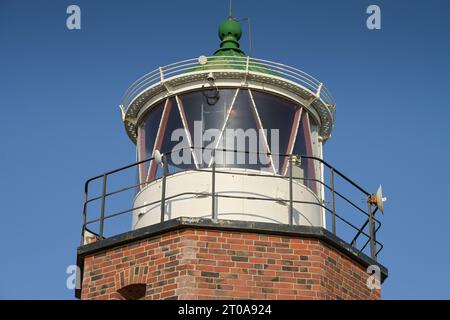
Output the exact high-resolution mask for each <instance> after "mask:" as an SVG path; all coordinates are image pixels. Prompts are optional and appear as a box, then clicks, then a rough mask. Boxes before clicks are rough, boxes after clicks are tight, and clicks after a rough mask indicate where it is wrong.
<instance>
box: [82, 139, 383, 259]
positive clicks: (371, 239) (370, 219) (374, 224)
mask: <svg viewBox="0 0 450 320" xmlns="http://www.w3.org/2000/svg"><path fill="white" fill-rule="evenodd" d="M184 149H195V148H193V147H191V148H179V149H177V150H173V151H172V152H171V153H173V152H178V151H180V150H184ZM201 149H208V148H201ZM215 151H223V152H235V153H236V152H243V153H246V154H251V153H258V152H250V151H237V150H228V149H215ZM171 153H166V154H164V155H163V159H165V157H167V156H168V155H169V154H171ZM264 154H266V155H272V156H280V157H289V160H290V163H292V157H293V156H294V155H291V154H275V153H270V152H267V153H264ZM295 156H296V157H300V158H302V159H310V160H314V161H318V162H319V163H321V164H322V165H323V166H324V167H326V168H327V169H329V170H330V178H331V183H330V185H328V184H327V183H326V182H324V181H321V180H319V179H311V178H305V177H302V178H300V177H292V175H289V177H286V176H283V175H269V174H262V173H261V174H258V173H249V172H236V171H233V172H230V171H220V170H217V169H216V167H215V165H214V166H212V168H211V169H212V170H209V169H208V170H206V169H194V168H193V169H190V170H191V171H200V172H208V173H211V175H212V179H213V181H212V182H213V183H212V190H211V193H205V192H201V193H199V192H187V193H186V192H185V193H180V194H176V195H173V196H170V197H166V195H165V190H164V185H165V179H167V177H168V176H171V175H173V174H176V173H172V174H169V173H168V170H167V161H163V166H164V174H163V177H162V178H160V179H162V182H163V192H162V196H161V199H160V200H156V201H154V202H152V203H147V204H145V205H142V206H139V207H132V208H130V209H127V210H123V211H120V212H116V213H113V214H106V213H105V207H106V199H107V198H108V197H110V196H112V195H115V194H118V193H122V192H125V191H127V190H130V189H135V188H136V187H140V186H143V185H146V184H148V183H149V181H146V182H143V183H139V184H135V185H132V186H127V187H124V188H121V189H118V190H114V191H110V192H107V178H108V176H110V175H113V174H115V173H118V172H122V171H124V170H127V169H130V168H133V167H136V166H139V165H141V164H144V163H147V162H150V161H152V160H154V158H153V157H152V158H149V159H145V160H142V161H138V162H135V163H132V164H129V165H126V166H124V167H121V168H118V169H114V170H111V171H108V172H105V173H103V174H100V175H97V176H95V177H92V178H90V179H88V180H87V181H86V183H85V185H84V205H83V222H82V239H81V244H82V245H83V243H84V233H85V230H87V226H88V225H90V224H93V223H96V222H99V223H100V227H99V230H100V231H99V234H98V238H99V239H104V222H105V220H107V219H110V218H112V217H116V216H119V215H122V214H126V213H131V212H133V211H134V210H139V209H142V208H145V207H147V206H151V205H155V204H158V203H160V205H161V208H162V210H161V221H164V211H163V208H164V205H165V201H169V200H171V199H173V198H177V197H180V196H183V195H194V196H209V197H211V198H212V213H211V215H212V217H213V218H217V215H216V209H215V203H214V202H215V198H216V197H223V198H234V199H246V200H260V201H276V202H280V201H282V202H286V203H289V204H290V219H289V223H291V224H292V223H293V220H292V205H293V204H294V203H302V204H307V205H315V206H319V207H321V208H322V209H324V212H325V213H328V214H331V218H332V232H333V234H335V235H336V234H337V231H336V219H339V221H341V222H343V223H344V224H345V225H347V226H349V227H350V228H351V229H353V230H355V231H356V235H355V236H354V238H353V240H352V241H351V242H350V243H349V244H350V245H352V246H355V245H356V240H357V239H358V238H359V237H360V236H364V237H365V238H366V239H367V240H366V243H365V244H364V245H363V247H361V248H360V249H358V248H356V249H357V250H359V251H361V252H362V251H363V250H364V249H365V248H366V246H367V245H368V244H369V243H371V256H372V258H374V259H376V258H377V255H378V254H379V252H380V251H381V250H382V248H383V245H382V243H380V242H379V241H378V240H376V233H377V232H378V230H379V229H380V227H381V222H380V221H379V220H378V219H377V218H376V217H375V213H376V211H377V209H376V208H375V210H374V211H373V212H371V209H370V208H371V204H369V209H368V212H366V211H365V210H363V209H362V208H360V207H359V206H358V205H357V204H355V203H354V202H352V201H351V200H350V199H348V198H347V197H346V196H344V195H343V194H341V193H340V192H339V191H337V190H335V185H334V176H335V175H337V176H339V177H340V178H342V179H343V180H344V181H346V182H347V183H349V184H350V185H351V186H353V187H355V188H356V189H357V190H359V191H360V192H361V193H362V194H363V195H364V196H366V197H370V196H371V195H370V193H369V192H367V191H366V190H364V189H363V188H361V187H360V186H359V185H357V184H356V183H355V182H354V181H352V180H351V179H350V178H348V177H347V176H345V175H344V174H342V173H341V172H340V171H339V170H337V169H336V168H334V167H333V166H331V165H330V164H329V163H327V162H326V161H324V160H322V159H320V158H317V157H313V156H304V155H295ZM291 172H292V171H291ZM217 174H234V175H244V176H259V177H266V178H272V179H273V178H278V179H289V181H290V184H291V183H292V181H294V180H303V182H306V181H314V182H317V183H319V184H321V185H323V186H324V187H325V188H327V189H328V190H329V191H330V192H331V198H332V199H331V208H329V207H327V206H326V205H325V202H324V199H323V197H324V195H323V194H322V199H321V203H317V202H308V201H301V200H294V199H293V195H292V192H291V191H292V188H290V195H289V199H279V198H270V197H265V198H262V197H248V196H235V195H234V196H233V195H221V194H217V193H216V192H215V176H216V175H217ZM96 180H101V182H102V194H101V195H100V196H96V197H92V198H90V197H89V185H90V184H91V183H92V182H93V181H96ZM335 197H337V198H340V199H343V200H344V201H346V202H347V203H349V204H350V205H351V206H352V207H354V208H355V209H357V211H356V212H359V213H362V214H364V215H365V217H366V218H367V221H366V222H365V223H364V224H363V225H362V226H361V227H357V226H355V225H354V224H353V223H351V222H350V221H349V220H348V219H346V218H344V217H343V216H342V215H341V214H340V213H338V212H337V211H336V208H335V202H336V200H335ZM94 201H101V209H100V218H97V219H93V220H89V221H88V220H87V205H88V204H89V203H91V202H94ZM367 225H369V227H370V228H369V234H368V233H366V232H365V231H364V229H365V228H366V226H367ZM376 246H379V249H378V250H377V249H376Z"/></svg>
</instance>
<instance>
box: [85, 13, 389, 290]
mask: <svg viewBox="0 0 450 320" xmlns="http://www.w3.org/2000/svg"><path fill="white" fill-rule="evenodd" d="M241 35H242V27H241V24H240V22H239V20H238V19H236V18H234V17H232V16H230V17H229V18H228V19H226V20H225V21H223V22H222V23H221V24H220V26H219V28H218V36H219V39H220V47H219V48H218V49H217V51H215V52H214V53H213V54H212V55H204V54H201V55H199V56H198V57H195V58H192V59H188V60H183V61H180V62H175V63H172V64H168V65H166V66H162V67H158V68H155V70H154V71H152V72H150V73H147V74H145V75H144V76H142V77H141V78H139V79H138V80H137V81H135V82H134V83H133V84H132V85H131V86H130V87H129V89H128V90H127V91H126V92H125V94H124V97H123V100H122V102H121V104H120V111H121V116H122V121H123V123H124V127H125V131H126V133H127V135H128V137H129V138H130V140H131V141H132V143H134V144H135V145H136V157H137V159H136V162H135V163H133V164H130V165H127V166H125V167H122V168H118V169H115V170H112V171H109V172H105V173H103V174H100V175H98V176H96V177H93V178H90V179H89V180H88V181H87V182H86V185H85V202H84V209H83V221H82V236H81V244H80V247H79V248H78V250H77V263H78V266H79V268H80V288H79V289H78V290H77V291H76V296H77V297H78V298H81V299H380V298H381V289H380V288H381V287H380V285H381V283H382V282H383V281H384V280H385V278H386V277H387V275H388V270H387V269H386V267H384V266H383V265H382V264H381V263H380V262H379V261H378V255H379V252H380V251H381V249H382V247H383V246H382V243H381V242H380V241H379V239H378V238H377V232H378V230H379V229H380V227H381V222H380V220H379V215H377V213H379V212H383V211H384V209H383V201H384V199H383V197H382V193H381V188H379V189H378V191H377V192H376V193H370V192H368V191H366V190H365V189H364V188H363V187H362V186H360V185H358V184H357V183H356V182H355V181H354V180H353V179H351V178H349V177H348V176H347V175H345V174H344V173H342V172H341V171H339V170H338V169H337V168H335V167H334V166H333V165H332V164H329V163H328V162H326V161H325V160H324V157H323V147H324V145H325V143H327V141H328V140H329V139H330V137H331V131H332V129H333V124H334V121H335V115H336V104H335V101H334V99H333V96H332V95H331V93H330V91H329V90H328V89H327V87H326V86H325V85H324V84H323V83H322V82H321V81H319V80H317V79H316V78H315V77H313V76H311V75H309V74H307V73H306V72H303V71H301V70H299V69H297V68H294V67H291V66H288V65H285V64H282V63H279V62H273V61H268V60H264V59H259V58H254V57H250V56H248V55H246V53H245V52H244V51H243V50H242V48H241V46H240V43H239V40H240V38H241ZM342 121H345V119H343V120H342ZM118 174H129V177H130V179H129V180H128V182H129V184H126V185H125V186H122V187H120V188H112V187H111V185H110V181H111V179H113V178H114V176H115V175H118ZM94 185H97V187H98V188H97V189H98V192H97V193H95V194H94V192H93V191H92V190H93V188H94V187H93V186H94ZM125 192H128V193H130V192H131V193H132V196H130V197H129V200H128V201H127V202H126V203H125V205H126V209H124V208H123V203H122V206H121V207H120V208H119V207H117V208H116V207H115V205H116V204H117V201H114V198H115V197H117V196H118V195H121V194H123V193H125ZM116 219H121V221H124V219H125V221H126V222H125V223H123V224H122V226H123V227H124V228H126V230H124V231H123V232H117V231H115V230H114V229H109V227H108V226H109V225H110V224H111V222H112V221H114V220H116Z"/></svg>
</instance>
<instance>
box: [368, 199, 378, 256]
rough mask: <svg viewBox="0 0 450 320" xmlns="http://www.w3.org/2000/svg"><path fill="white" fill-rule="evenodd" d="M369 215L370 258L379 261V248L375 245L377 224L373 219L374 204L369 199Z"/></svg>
mask: <svg viewBox="0 0 450 320" xmlns="http://www.w3.org/2000/svg"><path fill="white" fill-rule="evenodd" d="M367 209H368V213H369V229H370V230H369V235H370V256H371V257H372V259H374V260H377V254H376V252H377V246H376V243H375V223H374V219H373V213H372V203H371V201H370V199H369V201H368V208H367Z"/></svg>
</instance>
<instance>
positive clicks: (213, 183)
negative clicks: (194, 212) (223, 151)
mask: <svg viewBox="0 0 450 320" xmlns="http://www.w3.org/2000/svg"><path fill="white" fill-rule="evenodd" d="M211 206H212V207H211V212H212V218H213V219H217V212H216V158H215V154H214V151H213V162H212V181H211Z"/></svg>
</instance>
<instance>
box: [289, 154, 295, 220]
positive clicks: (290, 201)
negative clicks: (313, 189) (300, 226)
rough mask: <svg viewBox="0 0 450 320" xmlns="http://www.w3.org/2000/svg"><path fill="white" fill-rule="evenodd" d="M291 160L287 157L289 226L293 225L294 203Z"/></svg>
mask: <svg viewBox="0 0 450 320" xmlns="http://www.w3.org/2000/svg"><path fill="white" fill-rule="evenodd" d="M292 168H293V159H292V154H291V155H289V224H291V225H292V224H293V223H294V202H293V193H294V191H293V182H292V180H293V179H292Z"/></svg>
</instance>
